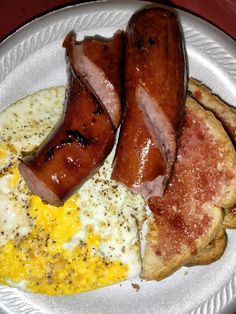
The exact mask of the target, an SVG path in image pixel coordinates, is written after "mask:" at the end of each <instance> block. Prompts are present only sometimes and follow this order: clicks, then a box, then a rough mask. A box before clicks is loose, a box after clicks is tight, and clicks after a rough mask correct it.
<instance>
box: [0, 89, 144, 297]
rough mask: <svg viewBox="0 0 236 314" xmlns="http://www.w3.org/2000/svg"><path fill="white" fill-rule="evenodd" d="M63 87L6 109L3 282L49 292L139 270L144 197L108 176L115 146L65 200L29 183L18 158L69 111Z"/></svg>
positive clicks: (0, 155)
mask: <svg viewBox="0 0 236 314" xmlns="http://www.w3.org/2000/svg"><path fill="white" fill-rule="evenodd" d="M64 96H65V88H64V87H55V88H50V89H46V90H42V91H39V92H37V93H35V94H33V95H30V96H27V97H26V98H24V99H22V100H19V101H17V102H16V103H15V104H13V105H12V106H10V107H8V108H7V109H6V110H5V111H3V112H2V113H1V114H0V134H1V142H0V160H1V163H0V198H1V220H0V230H1V232H0V278H1V279H0V283H1V284H7V285H11V286H14V287H18V288H20V289H24V290H26V291H29V292H30V291H31V292H40V293H46V294H50V295H58V294H73V293H79V292H83V291H87V290H91V289H95V288H98V287H102V286H106V285H108V284H112V283H115V282H118V281H123V280H125V279H126V278H129V277H134V276H137V275H138V274H139V273H140V268H141V260H140V252H139V235H138V226H137V222H138V223H139V224H140V225H141V224H142V221H143V219H144V217H145V210H144V206H145V203H144V201H143V200H142V197H141V196H139V195H137V194H134V193H132V192H130V191H128V190H127V189H126V188H125V187H124V186H122V185H119V184H118V183H116V182H115V181H113V180H111V179H110V175H111V162H112V159H113V155H114V152H113V153H112V154H111V155H110V156H109V157H108V159H107V160H106V161H105V163H104V165H103V166H102V167H101V168H100V170H99V171H98V172H97V173H96V175H94V176H93V177H92V178H91V179H90V180H88V181H87V182H86V183H85V184H84V185H83V187H82V188H80V190H79V191H78V192H75V193H74V195H73V196H72V197H71V198H69V199H68V200H67V201H66V202H65V204H64V205H63V206H61V207H55V206H51V205H48V204H46V203H45V202H43V201H42V200H41V199H40V198H39V197H38V196H36V195H33V194H32V193H31V192H30V191H29V189H28V188H27V186H26V184H25V182H24V180H23V178H22V177H21V175H20V173H19V171H18V169H17V164H18V158H22V157H23V156H25V155H28V154H30V153H31V152H32V151H34V150H35V149H36V148H37V147H38V146H39V145H40V143H41V142H42V141H44V140H45V139H46V138H47V136H48V134H50V132H51V131H52V130H53V129H54V127H55V126H56V125H57V123H58V121H59V120H60V116H61V114H62V112H63V101H64Z"/></svg>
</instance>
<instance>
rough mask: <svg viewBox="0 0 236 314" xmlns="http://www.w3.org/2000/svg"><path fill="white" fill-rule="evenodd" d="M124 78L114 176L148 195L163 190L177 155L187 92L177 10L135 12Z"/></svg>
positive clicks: (130, 30)
mask: <svg viewBox="0 0 236 314" xmlns="http://www.w3.org/2000/svg"><path fill="white" fill-rule="evenodd" d="M125 80H126V81H125V87H126V114H125V118H124V122H123V124H122V128H121V133H120V138H119V143H118V147H117V152H116V156H115V160H114V170H113V174H112V177H113V179H116V180H118V181H120V182H123V183H124V184H126V185H127V186H129V187H132V188H134V189H135V190H139V191H141V193H142V194H143V195H144V196H146V197H147V196H150V195H151V194H156V195H161V194H162V192H163V186H162V182H166V181H167V180H168V178H169V177H170V174H171V170H172V166H173V163H174V160H175V157H176V143H177V138H178V132H179V130H180V129H181V125H182V117H183V112H184V102H185V96H186V66H185V53H184V47H183V41H182V35H181V30H180V26H179V23H178V19H177V17H176V15H175V14H174V13H172V12H170V11H168V10H166V9H162V8H152V9H144V10H142V11H140V12H138V13H136V14H134V15H133V16H132V18H131V20H130V22H129V24H128V28H127V46H126V56H125ZM163 179H164V180H163Z"/></svg>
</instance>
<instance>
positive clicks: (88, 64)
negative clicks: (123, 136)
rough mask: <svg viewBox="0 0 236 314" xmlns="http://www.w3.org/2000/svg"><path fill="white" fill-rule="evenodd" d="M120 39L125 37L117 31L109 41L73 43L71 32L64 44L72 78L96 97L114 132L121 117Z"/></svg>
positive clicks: (121, 40)
mask: <svg viewBox="0 0 236 314" xmlns="http://www.w3.org/2000/svg"><path fill="white" fill-rule="evenodd" d="M123 39H124V34H123V33H122V32H120V31H119V32H117V33H116V34H115V35H114V36H113V37H112V39H106V38H103V37H99V36H97V37H92V38H85V39H84V40H83V41H82V42H76V37H75V34H74V33H73V32H71V33H69V34H68V35H67V37H66V38H65V41H64V44H63V45H64V47H66V48H67V51H68V54H69V58H70V63H71V66H72V68H73V69H74V72H75V74H76V75H77V76H78V77H79V78H80V79H81V80H82V81H83V83H84V84H85V85H86V86H87V87H88V88H89V89H90V90H91V91H92V92H93V94H94V95H95V96H96V97H97V99H98V100H99V102H100V104H101V105H102V106H103V108H104V110H106V112H107V113H108V115H109V117H110V118H111V121H112V123H113V125H114V128H115V129H117V128H118V126H119V125H120V122H121V115H122V106H121V98H122V97H121V94H122V88H121V76H122V70H123Z"/></svg>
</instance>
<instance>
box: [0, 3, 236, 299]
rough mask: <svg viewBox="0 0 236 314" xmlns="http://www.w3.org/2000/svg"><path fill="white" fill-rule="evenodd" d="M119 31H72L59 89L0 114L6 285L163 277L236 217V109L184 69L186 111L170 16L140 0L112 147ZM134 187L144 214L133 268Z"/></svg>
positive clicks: (199, 252)
mask: <svg viewBox="0 0 236 314" xmlns="http://www.w3.org/2000/svg"><path fill="white" fill-rule="evenodd" d="M144 25H145V27H144ZM124 36H125V34H124V33H123V32H120V31H119V32H117V33H115V35H114V36H113V37H112V39H109V40H107V39H104V38H101V37H98V36H95V37H93V38H88V37H86V38H85V39H84V40H83V41H82V42H76V36H75V33H73V32H71V33H69V34H68V35H67V36H66V38H65V40H64V43H63V46H64V47H65V48H66V51H67V61H68V74H69V87H68V89H67V95H66V98H65V89H64V88H63V87H55V88H50V89H47V90H43V91H39V92H37V93H36V94H34V95H31V96H28V97H26V98H24V99H22V100H20V101H18V102H16V103H15V104H14V105H12V106H10V107H9V108H8V109H7V110H6V111H4V112H3V113H2V114H1V115H0V132H1V134H2V137H1V142H0V158H1V165H0V198H1V200H2V202H1V210H2V215H1V219H0V231H1V232H0V283H2V284H8V285H11V286H15V287H18V288H21V289H25V290H26V291H32V292H39V293H46V294H50V295H58V294H73V293H79V292H83V291H87V290H91V289H95V288H98V287H102V286H106V285H109V284H113V283H116V282H120V281H123V280H125V279H127V278H130V277H134V276H138V275H140V273H141V276H142V278H144V279H147V280H160V279H162V278H165V277H166V276H169V275H170V274H171V273H173V272H174V271H175V270H177V269H178V268H179V267H181V266H182V265H186V266H193V265H201V264H208V263H211V262H213V261H215V260H217V259H218V258H219V257H220V256H221V255H222V254H223V252H224V249H225V247H226V244H227V236H226V233H225V228H226V227H235V226H236V214H235V212H236V210H235V203H236V153H235V149H234V147H233V144H232V142H231V141H230V138H231V139H233V140H234V142H235V139H236V133H235V130H236V125H235V123H236V122H235V121H236V120H235V115H236V110H235V109H234V108H231V107H228V106H227V105H226V104H224V103H223V102H221V101H220V100H219V99H218V98H217V97H215V96H212V94H211V91H210V90H208V89H207V88H206V87H203V86H202V85H201V84H199V83H198V82H197V81H195V80H193V79H192V80H190V82H189V89H190V93H191V96H192V97H190V96H188V98H187V105H186V110H185V115H184V104H185V96H186V77H187V76H186V65H185V62H186V60H185V50H184V46H183V40H182V34H181V28H180V25H179V22H178V19H177V16H176V15H175V14H174V13H173V12H172V11H171V10H166V9H163V8H155V9H154V8H151V9H145V10H142V11H140V12H138V13H135V14H134V15H133V17H132V18H131V20H130V22H129V25H128V28H127V38H126V39H127V41H126V53H125V94H126V104H127V107H126V109H125V115H124V121H123V124H122V128H121V132H120V136H119V141H118V146H117V150H116V154H115V158H114V153H115V150H114V149H113V151H112V148H113V146H114V143H115V134H116V130H117V129H118V127H119V125H120V122H121V118H122V113H123V112H122V105H121V102H122V80H121V76H122V72H123V64H124V63H123V44H124ZM194 98H195V99H196V100H197V101H198V102H199V103H200V104H202V105H203V107H204V108H206V109H210V110H211V111H212V112H213V113H214V114H213V113H212V112H210V111H207V110H205V109H204V108H203V107H202V106H201V105H200V104H198V103H197V102H196V101H195V100H194ZM63 99H66V100H65V102H64V106H65V108H64V110H63ZM61 116H62V118H61V119H60V117H61ZM183 117H184V119H183ZM15 119H16V123H15V122H14V123H13V121H15ZM182 120H183V121H184V122H183V121H182ZM218 120H220V121H221V122H222V124H223V126H224V127H225V129H226V130H227V132H228V134H229V136H230V137H228V136H227V134H226V132H225V130H224V128H223V126H222V125H221V123H220V122H219V121H218ZM182 122H183V123H182ZM182 126H183V130H182ZM50 134H51V135H50ZM178 144H179V147H178ZM38 147H39V148H38ZM111 151H112V153H111ZM32 152H33V155H32ZM18 160H20V162H19V170H20V172H19V171H18ZM112 160H113V172H112ZM172 170H173V174H172ZM111 172H112V176H111ZM21 175H22V176H23V178H24V179H23V178H22V176H21ZM111 177H112V179H111ZM113 179H114V180H113ZM120 183H121V184H120ZM78 188H79V190H78ZM165 188H166V191H165V193H164V196H163V191H164V189H165ZM134 191H135V192H134ZM136 192H138V193H139V194H138V193H136ZM141 195H142V196H143V197H141ZM144 199H148V205H149V208H150V209H151V211H152V214H151V215H150V216H149V217H148V219H147V222H148V232H147V237H146V240H145V241H144V244H145V251H144V256H143V260H142V272H141V256H140V255H141V254H140V244H141V242H142V241H143V239H142V238H141V239H140V238H139V231H140V229H141V228H142V225H143V223H144V220H145V218H146V217H145V216H146V211H145V209H144V208H145V205H146V203H145V200H144ZM45 201H46V202H45ZM54 205H55V206H54ZM232 208H233V209H232ZM142 244H143V243H142ZM6 259H7V260H8V261H9V263H7V264H6ZM134 286H135V284H133V287H134ZM137 286H138V285H137Z"/></svg>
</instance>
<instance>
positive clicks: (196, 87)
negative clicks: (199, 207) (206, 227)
mask: <svg viewBox="0 0 236 314" xmlns="http://www.w3.org/2000/svg"><path fill="white" fill-rule="evenodd" d="M188 90H189V92H190V93H191V96H192V97H194V98H195V99H196V100H197V101H198V102H199V103H200V104H201V105H202V106H203V107H204V108H206V109H209V110H211V111H212V112H213V113H214V114H215V116H216V117H217V119H219V120H220V121H221V123H222V124H223V126H224V128H225V130H226V131H227V133H228V135H229V137H230V138H231V140H232V142H233V144H234V147H236V108H234V107H232V106H230V105H229V104H227V103H225V102H224V101H223V100H221V99H220V98H219V97H218V96H216V95H214V94H213V93H212V91H211V90H210V89H209V88H208V87H206V86H205V85H203V84H202V83H201V82H199V81H197V80H195V79H193V78H191V79H190V80H189V83H188ZM224 210H225V216H224V226H225V227H226V228H236V204H234V206H233V207H232V208H231V209H229V208H225V209H224Z"/></svg>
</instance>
